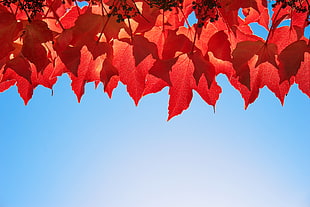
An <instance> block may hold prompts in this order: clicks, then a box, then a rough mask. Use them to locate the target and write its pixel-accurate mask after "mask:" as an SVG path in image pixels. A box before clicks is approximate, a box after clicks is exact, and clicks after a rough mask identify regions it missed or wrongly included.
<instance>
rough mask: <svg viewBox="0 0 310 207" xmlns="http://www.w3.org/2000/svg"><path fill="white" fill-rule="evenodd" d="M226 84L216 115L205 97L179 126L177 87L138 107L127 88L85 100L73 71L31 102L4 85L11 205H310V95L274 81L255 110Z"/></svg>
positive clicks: (2, 172)
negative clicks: (281, 94)
mask: <svg viewBox="0 0 310 207" xmlns="http://www.w3.org/2000/svg"><path fill="white" fill-rule="evenodd" d="M217 80H218V82H219V84H220V85H221V86H222V88H223V93H222V94H221V97H220V99H219V101H218V104H217V106H216V113H214V112H213V108H212V107H211V106H209V105H207V104H206V103H205V102H203V101H202V100H201V98H200V97H199V96H198V95H197V94H195V95H194V98H193V102H192V103H191V106H190V108H189V109H188V110H187V111H185V112H184V113H183V114H182V115H180V116H177V117H175V118H173V119H172V120H170V121H169V122H166V119H167V103H168V95H167V94H168V90H167V89H164V90H163V91H161V92H160V93H158V94H152V95H149V96H146V97H144V98H143V99H142V100H141V102H140V104H139V106H138V107H136V106H135V105H134V103H133V101H132V100H131V99H130V98H129V96H128V94H127V93H126V88H125V87H124V86H123V85H121V84H120V85H119V87H118V88H117V89H116V90H115V92H114V94H113V98H112V99H109V98H108V97H107V95H106V94H104V93H103V92H102V87H101V86H100V87H99V88H98V89H96V90H95V89H94V86H93V84H87V87H86V94H85V95H84V97H83V98H82V101H81V103H77V100H76V98H75V96H74V94H73V92H72V90H71V88H70V81H69V79H68V77H67V76H66V75H64V76H62V77H60V78H59V80H58V82H57V84H56V85H55V86H54V96H51V91H50V90H49V89H46V88H43V87H38V88H37V89H36V90H35V94H34V97H33V99H32V100H31V101H30V102H29V104H28V105H27V106H24V105H23V101H22V100H21V99H20V98H19V95H18V93H17V91H16V88H15V87H12V88H10V89H9V90H8V91H6V92H4V93H1V94H0V111H1V116H0V132H1V134H0V207H55V206H57V207H71V206H72V207H73V206H74V207H86V206H87V207H174V206H176V207H209V206H210V207H211V206H212V207H261V206H264V207H309V206H310V187H309V186H310V150H309V147H310V136H309V133H310V131H309V123H310V100H309V98H308V97H307V96H306V95H305V94H302V93H301V92H300V91H299V90H298V88H297V86H296V85H294V86H293V87H292V88H291V90H290V93H289V94H288V96H287V98H286V100H285V105H284V106H281V104H280V102H279V101H278V100H277V98H276V97H275V96H274V95H273V94H272V93H271V92H270V91H269V90H267V89H266V88H263V89H262V90H261V94H260V96H259V98H258V99H257V101H256V102H255V103H254V104H252V105H250V106H249V108H248V109H247V110H244V103H243V100H242V98H241V96H240V94H239V93H238V92H237V91H236V90H235V89H233V88H232V87H231V86H230V85H229V83H228V81H227V79H226V78H225V77H224V76H222V75H220V76H219V77H217Z"/></svg>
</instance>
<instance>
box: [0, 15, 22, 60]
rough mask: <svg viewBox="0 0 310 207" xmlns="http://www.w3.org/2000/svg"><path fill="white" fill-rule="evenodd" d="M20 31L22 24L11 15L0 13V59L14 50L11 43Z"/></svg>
mask: <svg viewBox="0 0 310 207" xmlns="http://www.w3.org/2000/svg"><path fill="white" fill-rule="evenodd" d="M21 30H22V24H21V23H20V22H17V21H16V19H15V16H14V15H13V14H11V13H8V12H2V11H0V45H1V50H0V59H2V58H4V57H5V56H7V55H9V53H10V52H11V51H13V50H14V46H13V41H14V40H16V39H17V37H18V36H17V35H18V33H19V32H20V31H21Z"/></svg>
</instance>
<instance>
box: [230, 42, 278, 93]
mask: <svg viewBox="0 0 310 207" xmlns="http://www.w3.org/2000/svg"><path fill="white" fill-rule="evenodd" d="M254 55H258V60H257V62H256V64H255V67H257V66H258V65H260V64H262V63H264V62H269V63H271V64H272V65H273V66H275V67H276V68H277V63H276V61H275V55H277V47H276V45H274V44H272V43H271V44H268V43H264V42H262V41H256V42H253V41H243V42H239V43H238V44H237V47H236V49H235V50H234V51H233V53H232V56H233V60H232V63H233V67H234V69H235V70H236V75H237V76H239V81H240V83H242V84H243V85H245V86H246V87H247V88H248V89H251V87H250V67H249V65H248V61H249V60H250V59H251V58H252V57H253V56H254Z"/></svg>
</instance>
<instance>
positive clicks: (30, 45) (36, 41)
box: [22, 20, 53, 72]
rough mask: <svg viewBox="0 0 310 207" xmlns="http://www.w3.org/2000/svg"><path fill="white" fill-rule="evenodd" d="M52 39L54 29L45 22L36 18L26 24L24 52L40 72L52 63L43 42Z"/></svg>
mask: <svg viewBox="0 0 310 207" xmlns="http://www.w3.org/2000/svg"><path fill="white" fill-rule="evenodd" d="M52 40H53V34H52V31H51V30H49V28H48V27H47V24H46V23H45V22H43V21H39V20H35V21H33V22H31V23H30V24H29V25H27V26H26V29H25V37H24V44H23V47H22V54H23V55H24V57H26V58H27V59H28V60H29V61H30V62H32V63H33V64H34V65H35V66H36V68H37V71H38V72H42V71H43V70H44V69H45V67H46V66H47V65H48V64H49V63H50V61H49V60H48V58H47V50H46V48H45V47H43V45H42V43H45V42H48V41H52Z"/></svg>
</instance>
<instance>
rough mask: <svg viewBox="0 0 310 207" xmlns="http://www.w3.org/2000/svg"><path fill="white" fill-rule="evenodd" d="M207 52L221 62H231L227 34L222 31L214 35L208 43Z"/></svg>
mask: <svg viewBox="0 0 310 207" xmlns="http://www.w3.org/2000/svg"><path fill="white" fill-rule="evenodd" d="M208 49H209V51H211V52H213V54H214V56H215V57H216V58H218V59H221V60H227V61H231V55H230V54H231V49H230V42H229V41H228V36H227V34H226V33H225V32H224V31H223V30H222V31H218V32H217V33H215V34H214V35H213V36H212V37H211V38H210V40H209V42H208Z"/></svg>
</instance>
